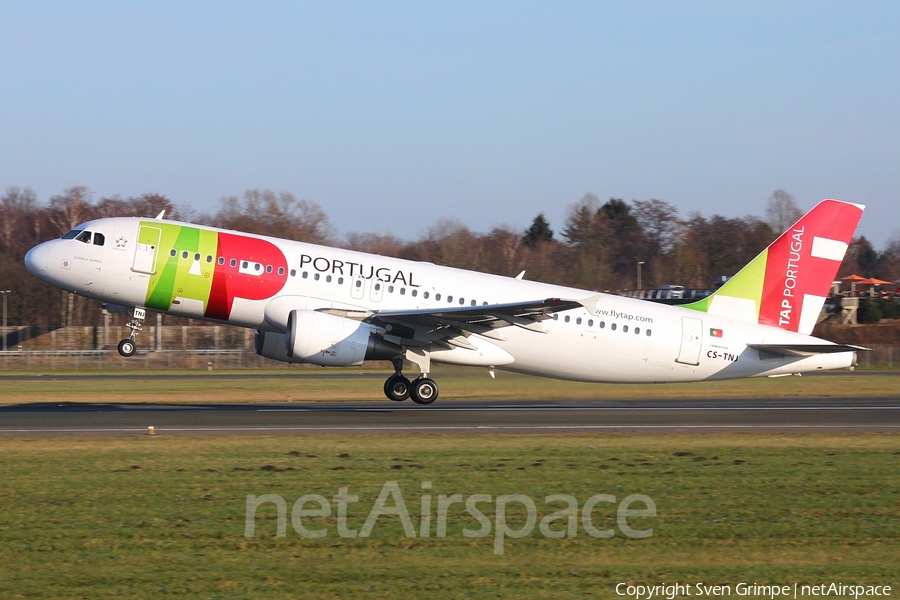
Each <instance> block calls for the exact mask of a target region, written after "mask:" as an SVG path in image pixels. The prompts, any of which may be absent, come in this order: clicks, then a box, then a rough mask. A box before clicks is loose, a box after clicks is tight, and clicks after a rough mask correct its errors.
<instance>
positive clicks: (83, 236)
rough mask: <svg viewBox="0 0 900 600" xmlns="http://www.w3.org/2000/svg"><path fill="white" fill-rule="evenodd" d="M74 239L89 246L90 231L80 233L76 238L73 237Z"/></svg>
mask: <svg viewBox="0 0 900 600" xmlns="http://www.w3.org/2000/svg"><path fill="white" fill-rule="evenodd" d="M75 239H76V240H78V241H79V242H84V243H85V244H90V243H91V232H90V231H82V232H81V233H79V234H78V235H77V236H75Z"/></svg>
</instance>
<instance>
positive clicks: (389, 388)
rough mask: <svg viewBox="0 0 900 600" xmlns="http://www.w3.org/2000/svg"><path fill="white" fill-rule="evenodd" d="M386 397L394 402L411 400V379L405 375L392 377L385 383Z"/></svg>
mask: <svg viewBox="0 0 900 600" xmlns="http://www.w3.org/2000/svg"><path fill="white" fill-rule="evenodd" d="M384 395H385V396H387V397H388V399H389V400H393V401H394V402H403V401H404V400H406V399H407V398H409V379H407V378H406V377H404V376H403V375H391V376H390V377H388V378H387V381H385V382H384Z"/></svg>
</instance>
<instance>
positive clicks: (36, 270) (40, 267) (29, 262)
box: [25, 242, 50, 279]
mask: <svg viewBox="0 0 900 600" xmlns="http://www.w3.org/2000/svg"><path fill="white" fill-rule="evenodd" d="M47 245H48V244H47V243H46V242H44V243H43V244H38V245H37V246H35V247H34V248H32V249H31V250H29V251H28V253H27V254H26V255H25V268H27V269H28V271H29V272H30V273H31V274H32V275H34V276H35V277H39V278H41V279H43V277H41V276H42V275H44V274H46V273H47V268H48V267H49V264H48V261H49V260H50V256H49V254H50V252H49V248H47Z"/></svg>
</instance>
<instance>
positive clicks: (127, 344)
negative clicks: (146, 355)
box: [118, 340, 137, 357]
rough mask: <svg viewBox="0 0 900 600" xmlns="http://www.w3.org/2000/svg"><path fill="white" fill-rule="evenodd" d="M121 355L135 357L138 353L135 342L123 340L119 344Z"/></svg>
mask: <svg viewBox="0 0 900 600" xmlns="http://www.w3.org/2000/svg"><path fill="white" fill-rule="evenodd" d="M118 349H119V354H121V355H122V356H125V357H128V356H134V353H135V352H137V346H135V345H134V342H133V341H131V340H122V341H121V342H119V346H118Z"/></svg>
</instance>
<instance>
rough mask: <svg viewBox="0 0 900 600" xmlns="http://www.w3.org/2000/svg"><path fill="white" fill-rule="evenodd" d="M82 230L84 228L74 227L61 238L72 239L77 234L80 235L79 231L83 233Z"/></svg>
mask: <svg viewBox="0 0 900 600" xmlns="http://www.w3.org/2000/svg"><path fill="white" fill-rule="evenodd" d="M82 231H84V229H73V230H72V231H70V232H69V233H67V234H66V235H64V236H62V238H60V239H63V240H71V239H73V238H75V236H76V235H78V234H79V233H81V232H82Z"/></svg>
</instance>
